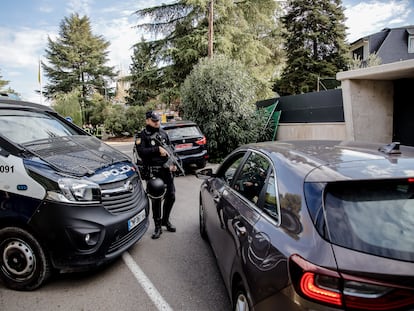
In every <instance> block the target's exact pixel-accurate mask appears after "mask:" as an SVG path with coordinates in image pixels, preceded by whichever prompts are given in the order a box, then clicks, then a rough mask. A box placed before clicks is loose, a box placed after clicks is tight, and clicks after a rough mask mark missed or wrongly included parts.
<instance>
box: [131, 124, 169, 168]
mask: <svg viewBox="0 0 414 311" xmlns="http://www.w3.org/2000/svg"><path fill="white" fill-rule="evenodd" d="M154 130H155V129H154V128H152V127H148V126H147V127H146V128H145V129H143V130H142V131H141V133H140V134H139V135H140V137H139V138H138V139H137V141H136V146H137V152H138V155H139V156H140V158H141V159H142V161H143V164H144V165H146V166H163V165H164V163H166V162H167V161H168V157H162V156H161V155H160V151H159V146H162V145H168V146H169V145H170V140H169V139H168V135H167V133H166V132H165V131H164V130H163V129H159V131H158V130H157V131H154Z"/></svg>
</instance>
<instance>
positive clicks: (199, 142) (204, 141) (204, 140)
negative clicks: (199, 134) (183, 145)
mask: <svg viewBox="0 0 414 311" xmlns="http://www.w3.org/2000/svg"><path fill="white" fill-rule="evenodd" d="M195 143H196V144H197V145H205V144H206V143H207V139H206V137H205V136H203V138H201V139H199V140H197V141H196V142H195Z"/></svg>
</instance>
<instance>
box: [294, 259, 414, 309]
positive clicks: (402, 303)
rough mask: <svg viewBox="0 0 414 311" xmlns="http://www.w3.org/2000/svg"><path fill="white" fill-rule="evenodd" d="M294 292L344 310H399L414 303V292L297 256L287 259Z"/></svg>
mask: <svg viewBox="0 0 414 311" xmlns="http://www.w3.org/2000/svg"><path fill="white" fill-rule="evenodd" d="M289 270H290V275H291V278H292V282H293V285H294V287H295V290H296V292H297V293H298V294H299V295H300V296H302V297H304V298H306V299H309V300H312V301H315V302H317V303H321V304H324V305H330V306H334V307H340V308H346V309H347V310H399V309H403V308H406V307H408V306H411V305H414V291H412V290H408V289H403V288H396V287H393V286H390V285H388V284H384V283H379V282H377V281H373V280H366V279H361V278H359V277H354V276H351V275H343V276H342V277H341V275H340V274H339V273H338V272H336V271H333V270H329V269H326V268H322V267H319V266H316V265H314V264H312V263H310V262H308V261H306V260H304V259H303V258H302V257H300V256H299V255H293V256H291V257H290V260H289Z"/></svg>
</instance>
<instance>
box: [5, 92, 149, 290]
mask: <svg viewBox="0 0 414 311" xmlns="http://www.w3.org/2000/svg"><path fill="white" fill-rule="evenodd" d="M148 213H149V201H148V196H147V194H146V192H145V189H144V187H143V183H142V180H141V176H140V174H139V171H138V169H137V167H136V165H135V164H134V163H133V162H132V161H131V159H130V158H129V157H128V156H127V155H125V154H124V153H122V152H120V151H118V150H116V149H115V148H113V147H111V146H109V145H107V144H105V143H104V142H102V141H101V140H99V139H98V138H96V137H94V136H91V135H89V134H87V133H86V132H84V131H83V130H82V129H81V128H79V127H77V126H76V125H74V124H73V123H71V122H70V121H68V120H66V119H65V118H63V117H61V116H59V115H58V114H57V113H56V112H55V111H54V110H53V109H51V108H50V107H47V106H44V105H38V104H34V103H29V102H24V101H19V100H11V99H7V98H6V99H4V98H0V279H1V280H2V282H3V283H4V285H5V286H7V287H9V288H12V289H15V290H34V289H36V288H38V287H39V286H41V285H42V284H43V283H44V282H45V281H46V280H47V279H48V277H49V276H50V275H51V274H52V272H55V271H59V272H61V273H65V272H72V271H82V270H88V269H92V268H96V267H98V266H101V265H102V264H105V263H108V262H110V261H112V260H114V259H116V258H117V257H119V256H120V255H121V254H122V253H123V252H124V251H126V250H127V249H128V248H130V247H131V246H132V245H133V244H134V243H136V242H137V241H138V240H140V239H141V237H142V236H143V235H144V233H145V232H146V231H147V229H148V226H149V221H148Z"/></svg>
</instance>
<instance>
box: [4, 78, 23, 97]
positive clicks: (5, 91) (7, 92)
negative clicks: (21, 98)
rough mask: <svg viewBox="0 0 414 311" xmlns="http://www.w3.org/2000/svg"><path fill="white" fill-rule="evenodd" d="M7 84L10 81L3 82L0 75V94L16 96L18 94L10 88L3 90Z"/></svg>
mask: <svg viewBox="0 0 414 311" xmlns="http://www.w3.org/2000/svg"><path fill="white" fill-rule="evenodd" d="M9 82H10V81H8V80H3V76H2V75H0V92H1V93H6V94H14V95H17V96H18V95H19V94H18V93H17V92H16V91H15V90H13V89H12V88H10V87H7V88H5V87H6V86H8V85H9Z"/></svg>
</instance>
